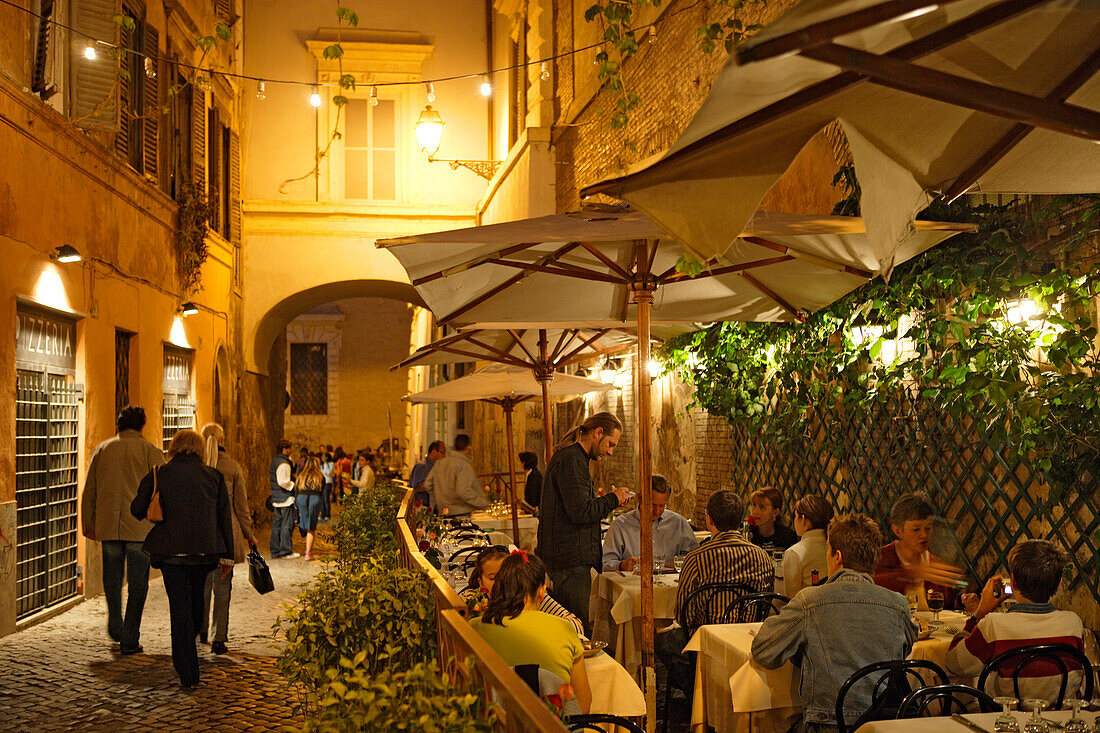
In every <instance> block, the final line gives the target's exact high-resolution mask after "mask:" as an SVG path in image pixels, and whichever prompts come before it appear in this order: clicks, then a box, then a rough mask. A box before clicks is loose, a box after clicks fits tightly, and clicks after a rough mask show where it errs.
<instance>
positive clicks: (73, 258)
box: [50, 244, 84, 262]
mask: <svg viewBox="0 0 1100 733" xmlns="http://www.w3.org/2000/svg"><path fill="white" fill-rule="evenodd" d="M50 259H51V260H53V261H54V262H80V261H81V260H82V259H84V258H83V257H81V256H80V253H79V252H77V250H76V247H73V246H72V245H70V244H63V245H61V246H60V247H58V248H57V249H55V250H54V251H53V254H52V255H50Z"/></svg>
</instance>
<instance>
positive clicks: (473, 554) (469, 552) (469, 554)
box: [447, 547, 485, 565]
mask: <svg viewBox="0 0 1100 733" xmlns="http://www.w3.org/2000/svg"><path fill="white" fill-rule="evenodd" d="M484 549H485V548H484V547H462V548H460V549H458V550H455V551H454V552H453V553H451V556H450V557H449V558H447V562H449V563H451V564H452V565H453V564H454V562H455V560H457V559H459V558H460V557H462V556H463V555H465V556H466V560H467V561H469V560H470V558H473V562H475V563H476V562H477V555H478V553H479V552H481V551H482V550H484Z"/></svg>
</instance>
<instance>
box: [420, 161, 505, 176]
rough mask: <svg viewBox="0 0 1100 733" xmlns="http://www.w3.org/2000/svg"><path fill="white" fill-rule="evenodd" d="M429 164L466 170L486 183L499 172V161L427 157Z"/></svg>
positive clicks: (454, 169)
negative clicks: (444, 164) (447, 165)
mask: <svg viewBox="0 0 1100 733" xmlns="http://www.w3.org/2000/svg"><path fill="white" fill-rule="evenodd" d="M428 162H429V163H447V164H449V165H450V166H451V170H453V171H456V170H458V169H459V168H466V169H467V170H471V171H473V172H474V173H476V174H478V175H479V176H481V177H482V178H484V179H485V180H486V181H491V180H493V176H495V175H496V174H497V171H498V170H500V166H501V163H503V161H500V160H443V159H441V158H433V157H431V156H430V155H429V156H428Z"/></svg>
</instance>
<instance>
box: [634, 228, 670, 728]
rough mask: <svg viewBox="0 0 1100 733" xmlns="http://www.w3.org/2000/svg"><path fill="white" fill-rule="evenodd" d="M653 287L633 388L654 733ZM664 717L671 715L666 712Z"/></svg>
mask: <svg viewBox="0 0 1100 733" xmlns="http://www.w3.org/2000/svg"><path fill="white" fill-rule="evenodd" d="M645 249H646V248H643V249H642V251H643V252H644V251H645ZM646 280H648V278H647V279H646ZM651 288H653V285H652V284H651V283H650V282H647V281H643V283H642V285H641V286H640V287H639V288H638V289H635V290H634V303H635V304H636V305H637V307H638V372H637V377H636V379H637V381H636V382H635V388H634V389H635V393H636V397H635V401H636V403H637V405H638V499H639V504H638V513H639V515H640V519H641V522H640V524H641V538H640V539H641V545H642V552H641V554H642V557H641V561H640V562H641V564H642V598H641V601H642V667H641V674H642V680H641V681H642V691H643V692H644V693H645V705H646V729H647V730H649V731H653V730H655V729H656V725H657V673H656V669H655V668H654V663H653V640H654V636H653V634H654V628H653V559H654V558H653V522H651V521H649V518H650V517H651V516H653V496H652V494H651V493H650V488H651V486H650V483H651V477H652V472H653V469H652V456H651V455H650V425H651V418H650V394H649V388H650V376H649V308H650V306H651V305H652V303H653V292H654V291H653V289H651ZM662 559H663V558H662ZM665 714H666V715H667V714H668V713H667V711H666V713H665Z"/></svg>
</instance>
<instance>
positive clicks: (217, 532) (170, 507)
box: [130, 430, 233, 688]
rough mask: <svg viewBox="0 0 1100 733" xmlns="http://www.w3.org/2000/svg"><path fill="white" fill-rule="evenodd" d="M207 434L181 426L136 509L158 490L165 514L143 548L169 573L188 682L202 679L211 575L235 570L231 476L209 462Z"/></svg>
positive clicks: (180, 666)
mask: <svg viewBox="0 0 1100 733" xmlns="http://www.w3.org/2000/svg"><path fill="white" fill-rule="evenodd" d="M203 453H204V449H203V441H202V437H201V436H200V435H199V434H198V433H196V432H195V431H194V430H181V431H180V432H178V433H176V434H175V436H173V438H172V442H171V443H170V444H169V445H168V463H166V464H165V465H163V466H160V467H158V468H154V469H153V470H152V471H150V472H149V474H148V475H147V476H146V477H145V478H144V479H142V480H141V486H139V487H138V493H137V496H136V497H134V500H133V502H132V503H131V504H130V513H131V514H133V515H134V516H135V517H137V518H138V519H145V518H146V515H147V514H148V512H149V506H150V504H151V503H152V502H153V495H154V493H155V494H156V495H157V503H158V504H159V508H160V513H161V514H162V515H163V519H162V520H161V521H158V522H156V523H154V525H153V528H152V529H151V530H150V531H149V534H148V536H146V538H145V545H144V546H143V548H142V549H143V550H144V551H145V553H146V554H148V555H149V559H150V564H151V565H152V566H153V567H154V568H157V569H159V570H160V571H161V574H162V575H163V576H164V592H165V593H166V594H167V595H168V614H169V617H170V619H171V624H172V666H174V667H175V668H176V673H177V674H178V675H179V678H180V684H181V685H183V686H184V687H186V688H190V687H194V686H195V685H197V684H199V655H198V651H197V650H196V649H195V635H196V633H197V632H198V629H199V626H200V625H201V622H202V610H203V608H202V606H203V604H202V599H203V589H204V588H205V587H206V576H207V575H209V574H210V572H211V571H213V570H214V569H215V568H217V569H218V570H219V572H221V573H222V575H223V577H228V576H229V574H230V573H231V572H233V520H232V519H230V516H229V515H230V511H229V492H228V491H227V490H226V488H225V479H224V478H222V475H221V474H220V473H218V472H217V471H216V470H214V469H213V468H210V467H209V466H207V465H205V464H203Z"/></svg>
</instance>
